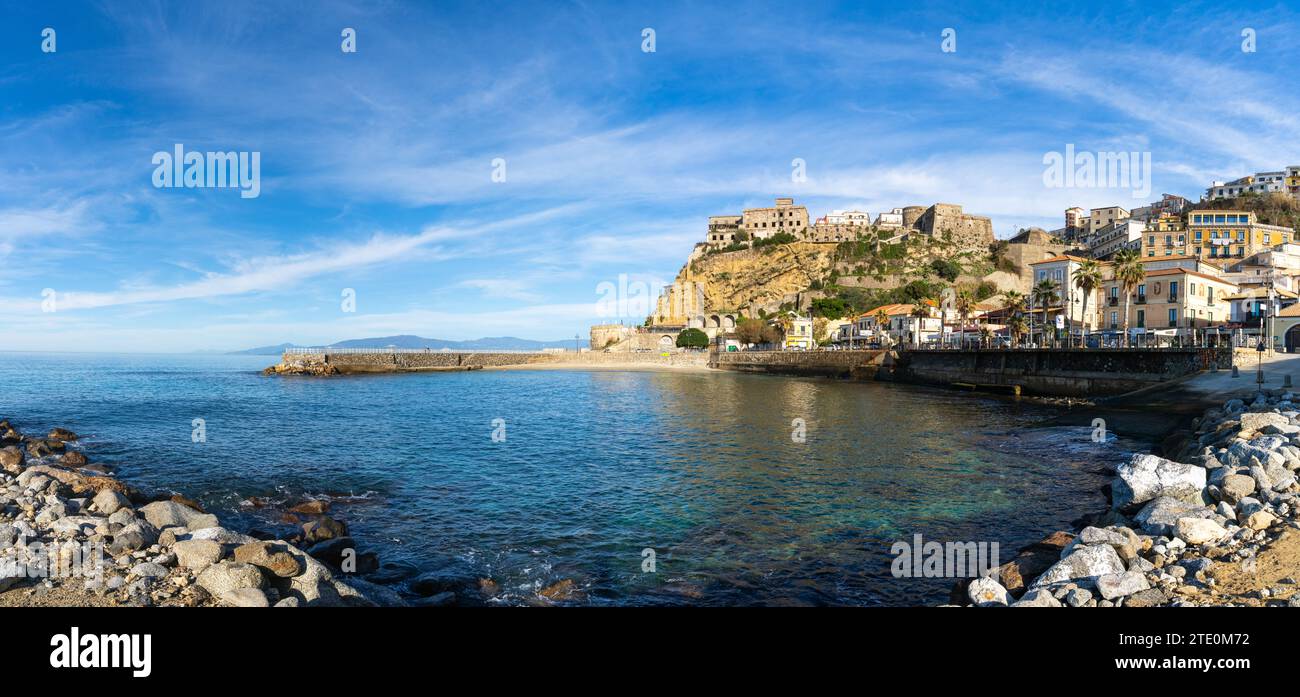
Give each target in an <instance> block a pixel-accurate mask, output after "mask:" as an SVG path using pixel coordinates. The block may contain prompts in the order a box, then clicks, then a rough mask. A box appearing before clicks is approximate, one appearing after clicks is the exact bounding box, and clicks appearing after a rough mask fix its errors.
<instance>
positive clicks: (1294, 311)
mask: <svg viewBox="0 0 1300 697" xmlns="http://www.w3.org/2000/svg"><path fill="white" fill-rule="evenodd" d="M1277 316H1278V317H1300V303H1296V304H1295V305H1287V306H1286V307H1284V308H1282V311H1281V312H1279V313H1277Z"/></svg>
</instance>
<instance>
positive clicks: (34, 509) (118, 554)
mask: <svg viewBox="0 0 1300 697" xmlns="http://www.w3.org/2000/svg"><path fill="white" fill-rule="evenodd" d="M77 441H78V436H77V434H75V433H73V432H71V431H68V430H67V429H62V428H55V429H52V430H51V431H50V432H49V433H48V434H47V435H45V436H44V437H41V436H30V435H24V434H22V433H21V432H19V431H18V430H17V428H15V427H14V426H13V424H11V423H10V422H9V421H8V420H3V421H0V606H6V605H11V606H27V605H81V606H92V605H94V606H100V605H124V606H153V605H161V606H187V607H197V606H218V605H224V606H239V607H268V606H274V607H299V606H375V605H406V604H407V603H406V602H405V601H404V600H403V599H402V597H401V596H399V595H398V593H396V592H395V591H393V590H391V589H389V588H387V587H385V586H382V585H379V584H376V583H371V582H368V581H365V580H363V579H361V578H357V577H354V576H353V574H352V573H348V572H345V571H344V570H343V569H342V567H343V566H344V565H345V562H344V559H345V558H351V559H354V563H355V564H356V565H360V566H361V567H362V568H371V569H373V568H374V567H375V566H377V563H378V562H377V560H376V559H375V558H374V555H366V554H361V555H357V554H356V550H355V549H354V546H355V542H354V541H353V540H352V538H350V537H348V536H347V526H346V524H344V523H342V522H340V521H337V520H335V519H333V518H331V517H330V516H328V515H325V514H324V508H323V507H322V506H321V505H320V504H319V503H316V504H315V505H311V504H304V505H300V506H299V507H298V508H297V509H295V510H296V511H297V512H298V513H302V514H306V515H304V517H307V518H309V520H307V522H305V523H302V532H301V533H297V534H294V535H290V536H286V538H287V539H258V538H257V537H253V536H251V535H246V534H242V533H238V532H234V531H232V530H229V529H227V528H224V527H222V526H221V524H220V521H219V520H218V519H217V517H216V516H215V515H212V514H210V513H207V512H205V511H204V510H203V509H202V507H200V506H199V504H197V503H196V502H194V501H192V500H189V499H187V498H185V497H183V496H180V495H168V494H153V495H151V494H147V493H144V492H141V491H139V490H137V489H135V488H133V487H130V486H127V485H126V484H123V483H122V482H121V481H119V480H118V479H116V478H114V477H113V476H112V475H111V474H110V468H109V467H107V466H104V465H102V464H99V463H93V462H90V461H89V459H88V458H87V457H86V455H85V454H84V452H83V451H82V450H81V449H78V448H77ZM295 520H296V518H295ZM353 570H355V569H349V570H348V571H353ZM344 578H346V579H347V580H346V581H345V580H343V579H344Z"/></svg>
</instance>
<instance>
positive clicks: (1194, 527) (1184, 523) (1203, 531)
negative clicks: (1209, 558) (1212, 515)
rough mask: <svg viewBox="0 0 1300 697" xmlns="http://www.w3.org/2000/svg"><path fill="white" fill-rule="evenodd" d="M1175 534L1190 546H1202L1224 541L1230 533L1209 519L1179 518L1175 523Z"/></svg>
mask: <svg viewBox="0 0 1300 697" xmlns="http://www.w3.org/2000/svg"><path fill="white" fill-rule="evenodd" d="M1174 534H1175V535H1177V536H1178V539H1180V540H1182V541H1183V542H1186V543H1187V544H1189V545H1201V544H1205V543H1207V542H1216V541H1218V540H1221V539H1223V537H1224V536H1225V535H1227V534H1228V531H1227V530H1225V529H1223V526H1222V525H1219V524H1218V523H1217V522H1215V521H1213V520H1210V519H1207V518H1179V519H1178V521H1177V522H1176V523H1174Z"/></svg>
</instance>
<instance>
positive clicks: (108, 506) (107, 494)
mask: <svg viewBox="0 0 1300 697" xmlns="http://www.w3.org/2000/svg"><path fill="white" fill-rule="evenodd" d="M90 504H91V506H93V507H94V509H95V510H96V511H98V512H99V513H101V514H103V515H107V516H111V515H113V514H114V513H117V512H118V511H120V510H122V509H123V508H126V507H127V506H130V505H131V501H130V499H128V498H127V497H125V496H123V495H122V494H120V493H118V492H116V491H113V490H111V489H104V490H102V491H100V492H99V493H98V494H95V498H94V499H92V500H91V502H90Z"/></svg>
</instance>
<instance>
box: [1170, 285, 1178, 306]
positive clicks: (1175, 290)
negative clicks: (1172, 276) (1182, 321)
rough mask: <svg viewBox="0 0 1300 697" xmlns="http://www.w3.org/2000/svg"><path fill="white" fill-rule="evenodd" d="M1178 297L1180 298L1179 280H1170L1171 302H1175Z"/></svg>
mask: <svg viewBox="0 0 1300 697" xmlns="http://www.w3.org/2000/svg"><path fill="white" fill-rule="evenodd" d="M1177 299H1178V281H1170V282H1169V302H1174V301H1175V300H1177Z"/></svg>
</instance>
